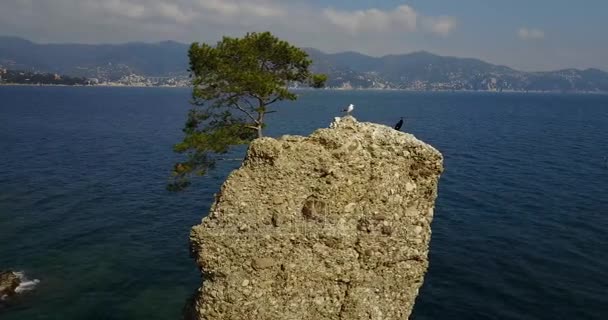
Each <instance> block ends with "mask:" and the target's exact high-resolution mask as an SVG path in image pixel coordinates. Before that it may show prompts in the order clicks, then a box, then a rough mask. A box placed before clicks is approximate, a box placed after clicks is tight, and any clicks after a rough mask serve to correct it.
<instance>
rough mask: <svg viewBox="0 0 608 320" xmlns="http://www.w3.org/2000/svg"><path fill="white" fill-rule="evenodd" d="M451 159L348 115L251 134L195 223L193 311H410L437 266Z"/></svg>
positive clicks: (322, 315)
mask: <svg viewBox="0 0 608 320" xmlns="http://www.w3.org/2000/svg"><path fill="white" fill-rule="evenodd" d="M442 170H443V158H442V155H441V153H439V152H438V151H437V150H436V149H434V148H433V147H431V146H429V145H427V144H425V143H424V142H422V141H420V140H418V139H416V138H415V137H414V136H412V135H411V134H407V133H402V132H398V131H396V130H393V129H392V128H389V127H386V126H383V125H379V124H372V123H362V122H357V121H356V120H355V119H354V118H352V117H350V116H347V117H344V118H336V120H335V122H334V123H332V124H331V126H330V128H327V129H319V130H317V131H316V132H314V133H313V134H312V135H310V136H309V137H298V136H284V137H281V138H279V139H272V138H262V139H258V140H255V141H253V142H252V144H251V145H250V147H249V150H248V152H247V157H246V159H245V161H244V163H243V165H242V167H241V168H240V169H238V170H236V171H234V172H232V173H231V174H230V176H229V177H228V179H227V180H226V182H225V183H224V185H223V186H222V188H221V190H220V192H219V193H218V194H217V196H216V202H215V203H214V205H213V206H212V208H211V210H210V213H209V215H208V216H207V217H205V218H204V219H203V221H202V223H201V224H200V225H197V226H195V227H194V228H193V229H192V232H191V235H190V242H191V247H192V250H193V254H194V256H195V258H196V261H197V264H198V265H199V267H200V269H201V271H202V273H203V285H202V287H201V288H200V289H199V292H198V296H197V297H196V298H195V299H194V308H193V310H194V312H193V313H194V318H196V319H205V320H210V319H311V320H312V319H314V320H323V319H407V318H408V317H409V315H410V313H411V311H412V308H413V305H414V301H415V299H416V296H417V294H418V290H419V288H420V286H421V285H422V281H423V278H424V274H425V272H426V269H427V267H428V260H427V257H428V244H429V240H430V236H431V229H430V225H431V221H432V218H433V208H434V202H435V198H436V197H437V183H438V179H439V176H440V174H441V172H442Z"/></svg>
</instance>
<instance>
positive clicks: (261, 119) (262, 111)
mask: <svg viewBox="0 0 608 320" xmlns="http://www.w3.org/2000/svg"><path fill="white" fill-rule="evenodd" d="M259 103H260V108H259V109H258V138H261V137H263V136H264V134H263V132H262V130H263V128H264V115H265V114H266V106H265V105H264V102H263V100H261V99H260V100H259Z"/></svg>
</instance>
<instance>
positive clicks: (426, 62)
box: [0, 37, 608, 92]
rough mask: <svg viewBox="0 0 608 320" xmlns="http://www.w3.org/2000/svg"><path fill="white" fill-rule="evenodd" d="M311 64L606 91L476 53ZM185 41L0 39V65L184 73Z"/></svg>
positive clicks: (344, 82)
mask: <svg viewBox="0 0 608 320" xmlns="http://www.w3.org/2000/svg"><path fill="white" fill-rule="evenodd" d="M305 50H306V51H307V52H308V53H309V55H310V56H311V58H312V60H313V61H314V65H313V70H314V71H316V72H323V73H327V74H328V75H329V81H328V85H329V86H330V87H335V88H378V89H381V88H385V89H389V88H390V89H407V90H484V91H485V90H487V91H502V90H515V91H562V92H598V91H601V92H608V73H606V72H604V71H601V70H597V69H587V70H577V69H566V70H559V71H550V72H523V71H518V70H514V69H511V68H509V67H505V66H499V65H494V64H490V63H487V62H484V61H481V60H478V59H470V58H456V57H444V56H438V55H434V54H431V53H428V52H424V51H423V52H414V53H409V54H402V55H387V56H384V57H370V56H367V55H364V54H360V53H357V52H342V53H335V54H327V53H324V52H321V51H319V50H317V49H312V48H306V49H305ZM187 51H188V45H186V44H182V43H177V42H172V41H165V42H160V43H153V44H149V43H127V44H116V45H83V44H36V43H33V42H30V41H27V40H24V39H20V38H14V37H0V66H2V67H5V68H7V69H13V70H15V69H18V70H28V71H35V72H51V73H60V74H66V75H70V76H77V77H88V78H98V79H100V80H116V79H120V78H123V77H125V76H129V75H139V76H144V77H175V76H186V75H187V68H188V64H187Z"/></svg>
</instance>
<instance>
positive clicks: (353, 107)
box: [342, 103, 355, 116]
mask: <svg viewBox="0 0 608 320" xmlns="http://www.w3.org/2000/svg"><path fill="white" fill-rule="evenodd" d="M353 110H355V105H354V104H352V103H351V104H350V105H348V107H347V108H346V109H344V110H342V111H344V112H346V115H348V116H350V114H351V112H353Z"/></svg>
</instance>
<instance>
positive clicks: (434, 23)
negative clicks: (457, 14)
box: [423, 16, 457, 37]
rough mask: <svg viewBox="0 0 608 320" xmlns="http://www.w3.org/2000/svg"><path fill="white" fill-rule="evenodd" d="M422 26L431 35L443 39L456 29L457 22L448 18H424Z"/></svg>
mask: <svg viewBox="0 0 608 320" xmlns="http://www.w3.org/2000/svg"><path fill="white" fill-rule="evenodd" d="M423 24H424V26H425V27H426V28H427V29H428V30H429V31H431V32H432V33H435V34H437V35H440V36H444V37H445V36H448V35H449V34H450V33H451V32H452V31H453V30H454V29H455V28H456V26H457V21H456V19H455V18H453V17H448V16H440V17H425V19H424V22H423Z"/></svg>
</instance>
